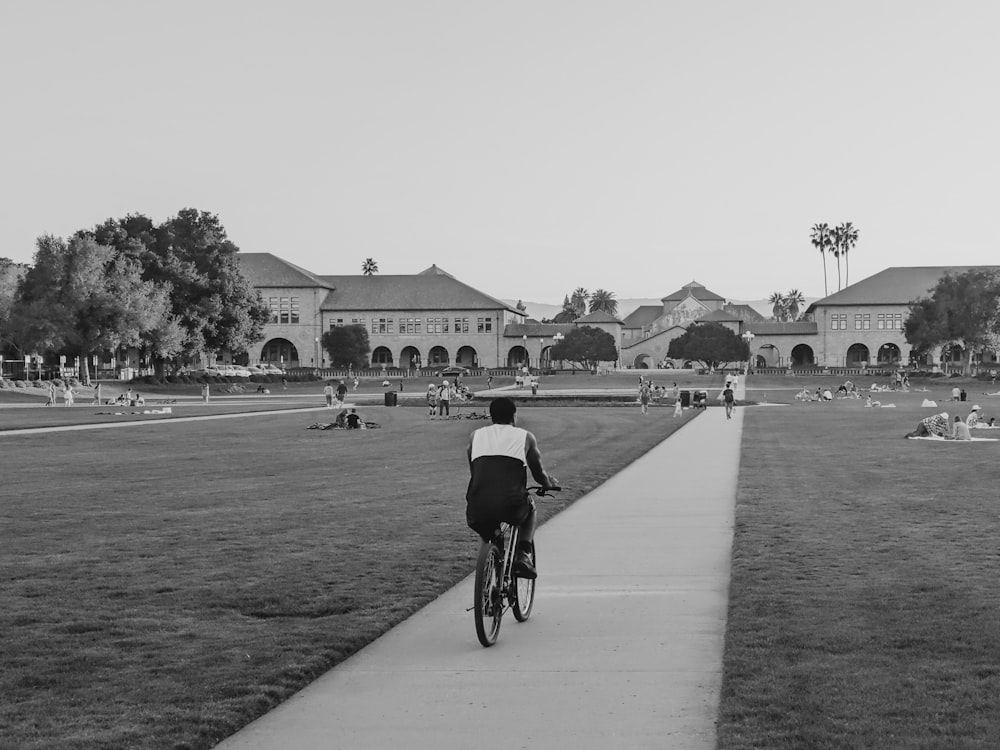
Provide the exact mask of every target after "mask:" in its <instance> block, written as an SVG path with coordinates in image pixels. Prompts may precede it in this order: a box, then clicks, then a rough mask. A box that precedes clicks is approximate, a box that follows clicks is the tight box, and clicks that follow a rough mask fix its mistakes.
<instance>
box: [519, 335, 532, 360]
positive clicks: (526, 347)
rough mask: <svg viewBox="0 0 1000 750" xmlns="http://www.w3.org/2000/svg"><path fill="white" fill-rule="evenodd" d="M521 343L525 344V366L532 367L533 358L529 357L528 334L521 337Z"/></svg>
mask: <svg viewBox="0 0 1000 750" xmlns="http://www.w3.org/2000/svg"><path fill="white" fill-rule="evenodd" d="M521 341H522V342H524V366H525V367H530V366H531V357H529V356H528V334H524V335H523V336H521Z"/></svg>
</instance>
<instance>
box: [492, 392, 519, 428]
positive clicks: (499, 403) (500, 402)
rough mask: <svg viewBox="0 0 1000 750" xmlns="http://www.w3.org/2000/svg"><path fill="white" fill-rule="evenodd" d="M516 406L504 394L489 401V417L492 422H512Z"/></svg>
mask: <svg viewBox="0 0 1000 750" xmlns="http://www.w3.org/2000/svg"><path fill="white" fill-rule="evenodd" d="M516 412H517V406H515V405H514V402H513V401H511V400H510V399H509V398H507V397H506V396H501V397H500V398H495V399H493V400H492V401H490V418H491V419H492V420H493V423H494V424H514V414H515V413H516Z"/></svg>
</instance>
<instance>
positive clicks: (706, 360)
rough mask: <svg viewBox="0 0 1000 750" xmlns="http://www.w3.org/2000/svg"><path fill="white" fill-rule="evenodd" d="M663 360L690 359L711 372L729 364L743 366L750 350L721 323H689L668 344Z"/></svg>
mask: <svg viewBox="0 0 1000 750" xmlns="http://www.w3.org/2000/svg"><path fill="white" fill-rule="evenodd" d="M667 356H668V357H669V358H671V359H690V360H692V361H693V362H699V363H700V364H701V365H702V367H705V368H707V369H715V368H718V367H720V366H725V365H728V364H729V363H730V362H745V361H746V360H747V359H748V358H749V357H750V347H749V345H748V344H747V342H746V341H744V340H743V339H742V338H740V337H739V336H738V335H737V334H735V333H733V331H731V330H730V329H728V328H726V327H725V326H724V325H722V324H721V323H714V322H708V323H692V324H691V325H690V326H689V327H688V329H687V330H686V331H685V332H684V333H682V334H681V335H680V336H678V337H677V338H675V339H674V340H673V341H671V342H670V346H669V347H668V348H667Z"/></svg>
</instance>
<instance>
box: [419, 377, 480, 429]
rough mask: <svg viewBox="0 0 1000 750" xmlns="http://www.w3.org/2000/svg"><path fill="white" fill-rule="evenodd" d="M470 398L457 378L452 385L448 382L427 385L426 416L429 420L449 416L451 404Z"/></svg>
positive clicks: (465, 388) (464, 386)
mask: <svg viewBox="0 0 1000 750" xmlns="http://www.w3.org/2000/svg"><path fill="white" fill-rule="evenodd" d="M471 396H472V394H471V393H470V392H469V388H468V386H466V385H465V384H464V383H463V382H462V381H461V379H459V378H456V379H455V382H454V383H451V382H449V381H448V380H442V381H441V384H440V385H437V384H435V383H429V384H428V385H427V416H429V417H430V418H431V419H433V418H434V417H435V416H439V417H448V416H451V402H452V401H466V400H468V399H469V398H470V397H471Z"/></svg>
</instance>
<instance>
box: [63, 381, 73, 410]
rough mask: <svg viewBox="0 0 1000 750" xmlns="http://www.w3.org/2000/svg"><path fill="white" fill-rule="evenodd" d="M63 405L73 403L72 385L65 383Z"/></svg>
mask: <svg viewBox="0 0 1000 750" xmlns="http://www.w3.org/2000/svg"><path fill="white" fill-rule="evenodd" d="M63 405H64V406H72V405H73V386H71V385H70V384H69V383H66V388H65V389H64V390H63Z"/></svg>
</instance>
